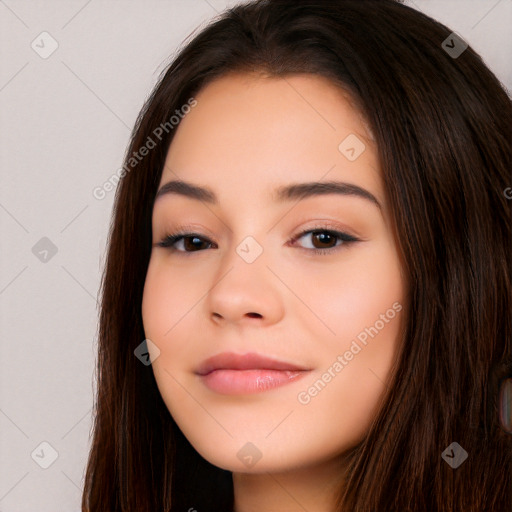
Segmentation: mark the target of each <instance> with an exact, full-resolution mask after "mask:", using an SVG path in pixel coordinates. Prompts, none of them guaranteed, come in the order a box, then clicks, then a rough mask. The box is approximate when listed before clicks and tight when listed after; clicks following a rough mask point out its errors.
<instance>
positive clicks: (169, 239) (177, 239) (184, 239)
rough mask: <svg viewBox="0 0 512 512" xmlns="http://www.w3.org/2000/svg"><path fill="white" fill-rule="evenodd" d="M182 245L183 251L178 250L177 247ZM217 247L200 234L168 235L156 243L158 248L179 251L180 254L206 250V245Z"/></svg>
mask: <svg viewBox="0 0 512 512" xmlns="http://www.w3.org/2000/svg"><path fill="white" fill-rule="evenodd" d="M178 244H179V245H181V246H182V247H183V249H181V248H180V249H178V248H177V245H178ZM205 244H206V245H208V244H209V245H215V244H213V242H210V240H208V239H207V238H205V237H203V236H202V235H200V234H198V233H173V234H170V235H166V236H165V237H164V238H163V239H162V240H161V241H160V242H158V243H156V244H155V245H156V246H157V247H164V248H169V249H174V250H177V251H178V252H197V251H198V250H199V251H200V250H202V249H204V245H205Z"/></svg>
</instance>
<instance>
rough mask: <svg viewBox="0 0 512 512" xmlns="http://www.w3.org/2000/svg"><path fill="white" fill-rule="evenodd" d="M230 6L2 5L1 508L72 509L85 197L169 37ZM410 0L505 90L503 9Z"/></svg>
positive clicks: (89, 354)
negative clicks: (467, 47)
mask: <svg viewBox="0 0 512 512" xmlns="http://www.w3.org/2000/svg"><path fill="white" fill-rule="evenodd" d="M235 3H236V2H235V1H230V2H227V1H226V0H208V1H207V0H152V1H141V0H138V1H135V0H123V1H119V0H109V1H106V0H89V1H87V0H80V1H69V0H66V1H64V0H61V1H56V0H52V1H48V0H47V1H42V0H39V1H22V0H18V1H15V0H5V1H3V0H0V34H1V35H0V37H1V45H0V52H1V62H2V66H1V70H0V105H1V110H2V113H1V117H0V152H1V159H0V161H1V177H2V186H1V188H0V226H1V229H2V234H3V236H2V239H1V240H2V242H1V243H2V245H1V252H0V255H1V258H0V262H1V266H0V271H1V274H0V311H1V322H0V325H1V329H2V335H1V345H0V348H1V368H0V383H1V387H0V433H1V437H0V460H1V463H0V512H25V511H36V510H37V511H39V512H46V511H52V512H56V511H66V512H70V511H72V512H74V511H76V512H78V511H79V510H80V499H81V488H82V481H83V472H84V468H85V463H86V457H87V454H88V450H89V443H90V439H89V435H90V429H91V425H92V423H91V412H92V404H93V392H94V390H95V382H94V370H95V362H96V360H95V358H96V354H95V351H96V333H97V320H98V310H97V303H96V297H97V293H98V287H99V283H100V276H101V270H102V266H103V263H104V259H105V244H106V238H107V233H108V225H109V222H110V213H111V208H112V202H113V197H114V192H107V193H106V197H105V198H104V199H102V200H98V199H95V197H93V194H92V191H93V189H94V188H95V187H98V186H102V184H103V183H104V182H105V181H106V180H107V179H108V178H109V177H110V176H111V175H112V174H113V173H115V171H116V170H117V169H119V167H120V166H121V165H122V158H123V155H124V151H125V149H126V145H127V143H128V137H129V133H130V130H131V127H132V126H133V124H134V122H135V119H136V116H137V114H138V112H139V110H140V108H141V106H142V104H143V101H144V99H145V98H146V97H147V95H148V94H149V93H150V91H151V89H152V87H153V85H154V84H155V83H156V80H157V78H158V75H159V73H160V72H161V71H162V70H163V69H164V68H165V66H166V65H167V63H168V62H169V61H170V59H171V57H172V55H173V54H174V52H175V51H176V49H177V48H178V47H179V45H180V44H181V42H182V41H183V40H184V39H185V38H186V37H187V36H189V35H190V34H191V33H192V32H193V31H194V30H195V29H196V28H197V27H199V26H202V25H203V24H205V23H207V22H208V20H209V19H211V18H212V17H213V16H215V15H216V14H217V12H221V11H222V10H223V9H224V8H225V7H226V6H228V5H229V6H231V5H234V4H235ZM408 3H409V4H410V5H414V6H416V7H417V8H418V9H420V10H422V11H424V12H426V13H427V14H429V15H430V16H432V17H434V18H435V19H438V20H439V21H441V22H443V23H444V24H446V25H447V26H449V27H450V28H452V29H453V30H454V31H457V32H458V33H459V34H460V35H461V36H462V37H463V38H464V39H465V40H466V41H468V42H469V43H470V44H471V45H472V46H473V47H474V48H475V50H476V51H477V52H479V53H480V54H481V55H482V57H483V58H484V60H485V61H486V62H487V64H488V65H489V67H490V68H491V69H492V70H493V71H494V72H495V73H496V74H497V76H498V78H499V79H500V80H501V81H502V83H503V84H504V85H505V87H507V88H508V90H512V66H511V64H510V62H511V55H512V52H511V49H512V36H511V31H510V26H511V21H512V0H468V1H456V0H449V1H447V0H444V1H428V0H414V2H413V1H409V2H408ZM44 31H46V32H48V33H49V34H50V35H51V38H53V40H55V41H56V42H57V43H58V48H57V50H56V51H55V52H54V53H53V54H51V55H50V56H47V58H42V57H41V53H43V55H44V52H48V51H49V50H50V49H51V44H52V39H50V37H49V36H40V34H41V33H42V32H44ZM440 43H441V42H440ZM53 44H55V43H53ZM31 45H33V46H34V47H35V48H34V49H33V48H32V46H31ZM44 56H45V55H44ZM44 237H46V239H49V241H50V242H49V241H48V240H46V239H45V240H42V241H41V239H42V238H44ZM34 247H35V248H34ZM45 250H47V251H48V252H47V253H45V252H44V251H45ZM52 251H53V252H52ZM55 251H56V252H55ZM54 253H55V254H54ZM43 442H46V443H49V445H50V446H48V445H46V444H43V445H41V443H43ZM53 450H54V451H55V452H56V453H57V454H58V455H57V458H56V459H55V460H54V461H53V462H52V454H55V452H54V451H53ZM50 463H51V465H50V466H49V467H47V469H44V468H43V467H41V465H43V466H44V465H48V464H50Z"/></svg>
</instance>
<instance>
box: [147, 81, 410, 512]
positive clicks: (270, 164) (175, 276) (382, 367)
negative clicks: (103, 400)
mask: <svg viewBox="0 0 512 512" xmlns="http://www.w3.org/2000/svg"><path fill="white" fill-rule="evenodd" d="M196 100H197V102H198V103H197V106H195V107H194V108H193V109H191V111H190V113H188V114H187V115H186V116H185V117H184V118H183V120H182V121H181V122H180V125H179V126H178V127H177V128H176V130H177V131H176V133H175V137H174V139H173V141H172V143H171V145H170V148H169V152H168V154H167V158H166V163H165V167H164V170H163V172H162V178H161V182H160V185H159V188H160V187H161V186H162V185H163V184H165V183H167V182H168V181H170V180H175V179H181V180H186V181H188V182H192V183H194V184H198V185H202V186H208V187H209V188H211V189H212V190H213V191H214V192H215V194H216V195H217V196H218V198H219V202H218V204H217V205H212V204H209V203H206V202H204V201H200V200H197V199H192V198H188V197H184V196H181V195H178V194H168V195H163V196H161V197H159V198H158V199H157V200H156V201H155V205H154V209H153V219H152V229H153V243H154V244H156V243H158V242H159V241H161V240H162V239H163V238H164V237H165V236H166V235H167V234H172V233H174V232H175V231H176V228H178V227H179V225H180V224H186V225H187V226H188V227H189V229H188V230H187V231H188V232H194V233H200V234H201V235H202V236H203V243H201V240H200V241H196V242H195V244H192V243H191V239H189V240H188V241H189V243H188V244H187V246H185V245H184V241H183V239H182V240H181V241H178V242H176V243H175V248H174V251H173V250H172V249H169V248H163V247H159V246H156V245H154V246H153V250H152V254H151V259H150V263H149V268H148V272H147V276H146V282H145V288H144V296H143V303H142V316H143V322H144V329H145V334H146V337H147V338H149V339H150V340H151V341H152V342H153V343H154V344H155V345H156V346H157V347H158V349H159V351H160V354H159V356H158V357H157V358H156V359H155V360H154V361H153V364H152V368H153V371H154V375H155V379H156V382H157V385H158V388H159V390H160V392H161V395H162V397H163V400H164V401H165V403H166V405H167V407H168V409H169V411H170V413H171V414H172V416H173V418H174V419H175V421H176V422H177V424H178V426H179V427H180V429H181V430H182V431H183V433H184V434H185V436H186V437H187V438H188V439H189V441H190V442H191V444H192V445H193V446H194V448H195V449H196V450H197V451H198V452H199V453H200V454H201V456H203V457H204V458H205V459H206V460H208V461H209V462H210V463H212V464H214V465H216V466H218V467H220V468H223V469H227V470H230V471H232V472H233V483H234V490H235V510H236V512H249V511H259V512H265V511H270V510H273V511H275V510H281V511H288V512H292V511H295V510H300V511H304V509H306V510H315V511H316V512H326V511H332V510H334V501H333V500H334V498H333V496H334V493H335V489H336V488H337V484H338V482H339V480H340V477H341V475H342V472H343V470H344V467H345V458H346V455H347V453H349V452H350V450H351V449H352V448H354V447H355V446H356V445H357V444H358V443H359V442H360V441H361V440H362V439H363V438H364V436H365V434H366V433H367V431H368V429H369V428H370V426H371V423H372V421H373V420H374V418H375V415H376V412H377V410H378V407H379V404H380V403H381V400H382V398H383V394H384V392H385V390H386V381H387V380H388V378H389V376H390V373H391V369H392V366H393V364H394V362H395V360H396V356H397V352H398V347H399V340H400V332H401V325H402V323H403V319H402V317H403V314H404V313H403V311H402V312H400V313H396V316H395V317H394V318H393V319H392V320H390V319H388V321H387V322H385V324H384V327H383V328H382V329H380V330H379V332H378V334H377V335H375V336H374V337H373V338H370V337H369V338H368V341H367V344H366V345H362V344H361V343H359V345H361V347H362V349H361V350H360V351H359V352H358V353H357V354H356V355H354V356H353V358H352V359H351V360H350V361H346V360H345V362H346V363H347V364H346V365H344V366H343V369H342V370H341V371H339V372H337V373H336V372H334V371H333V370H332V366H333V363H335V362H336V361H337V358H338V356H340V355H341V356H343V354H345V352H346V351H347V350H349V349H350V347H351V343H352V342H353V340H354V339H356V337H357V336H358V335H359V334H360V333H361V332H362V331H364V329H365V328H368V327H370V326H374V325H375V323H376V321H378V320H379V318H382V317H381V316H380V315H383V314H386V311H388V310H389V309H390V308H392V305H393V304H394V303H396V302H398V303H399V304H403V298H404V278H403V273H402V269H401V265H400V259H399V255H398V252H397V247H396V244H395V240H394V237H393V231H392V227H391V223H390V212H389V210H388V207H387V205H386V201H385V197H384V188H383V182H382V176H381V174H380V171H379V165H378V160H377V152H376V148H375V145H374V143H373V140H372V138H371V134H370V133H368V131H367V128H366V124H365V123H364V121H363V119H362V118H361V115H360V114H359V112H358V111H357V110H356V109H355V108H354V107H353V105H352V103H351V102H350V101H348V99H347V95H346V94H344V93H343V91H341V90H340V89H339V88H338V87H336V86H335V85H333V84H332V83H331V82H329V81H328V80H326V79H324V78H322V77H319V76H315V75H292V76H288V77H286V78H275V77H266V76H263V75H255V74H230V75H227V76H224V77H222V78H220V79H217V80H216V81H214V82H212V83H211V84H209V85H208V86H206V87H205V88H204V89H203V90H202V91H200V92H199V94H198V95H197V96H196ZM350 134H355V135H356V136H357V137H358V138H359V140H360V141H362V142H363V143H364V144H365V146H366V148H365V150H364V151H363V152H362V153H361V154H360V156H359V157H358V158H357V159H356V160H354V161H349V160H348V159H347V158H346V157H345V156H344V154H342V152H341V151H340V150H339V149H338V146H339V144H340V143H341V142H342V141H343V140H344V139H345V138H346V137H347V136H348V135H350ZM330 180H336V181H343V182H347V183H351V184H354V185H357V186H359V187H362V188H364V189H366V190H367V191H368V192H370V193H371V194H373V195H374V196H375V197H376V198H377V200H378V201H379V203H380V205H381V207H382V208H381V209H379V208H378V207H377V206H376V205H375V204H374V203H372V202H371V201H369V200H367V199H364V198H361V197H356V196H351V195H340V194H326V195H317V196H314V197H309V198H303V199H301V200H297V199H295V200H292V201H288V202H278V201H275V200H274V197H273V191H274V189H275V188H276V187H278V186H281V185H288V184H291V183H298V182H307V181H330ZM318 226H326V227H327V229H331V230H333V229H334V230H337V231H341V232H346V233H348V234H350V235H352V236H355V237H357V238H358V239H360V241H358V242H354V243H352V244H345V245H340V240H339V239H337V238H334V239H330V241H329V240H327V242H325V241H324V242H323V244H322V241H321V240H319V237H318V236H316V237H315V236H314V235H313V234H312V233H309V234H306V235H303V236H302V237H301V238H297V239H296V240H295V241H292V240H293V239H294V238H296V237H297V236H298V235H299V233H300V232H301V231H303V230H306V229H311V230H313V229H314V230H315V231H316V230H317V228H318ZM323 232H325V229H323V231H322V233H323ZM247 236H252V237H253V238H254V239H255V240H256V241H257V242H258V244H259V245H260V246H261V248H262V250H263V252H262V254H261V255H260V256H259V257H258V258H257V259H256V260H255V261H254V262H252V263H247V262H246V261H245V260H244V259H242V257H241V256H240V255H239V254H238V253H237V251H236V249H237V247H238V246H239V245H240V244H241V242H242V241H243V240H244V239H245V238H246V237H247ZM208 242H212V243H213V244H214V245H212V246H209V245H208ZM341 243H343V242H341ZM197 247H198V248H197ZM315 247H317V248H321V247H327V249H326V251H325V254H322V255H319V254H314V253H313V252H312V250H311V249H312V248H315ZM329 247H331V248H329ZM185 250H188V251H189V252H184V251H185ZM251 250H252V249H251ZM328 251H331V252H328ZM226 351H230V352H235V353H238V354H245V353H247V352H256V353H258V354H262V355H266V356H268V357H271V358H274V359H278V360H282V361H287V362H290V363H294V364H297V365H300V366H303V367H306V368H309V369H310V372H309V373H307V374H306V375H305V376H304V377H303V378H301V379H299V380H297V381H294V382H290V383H288V384H286V385H284V386H281V387H278V388H276V389H272V390H268V391H264V392H260V393H257V394H250V395H249V394H245V395H235V396H233V395H224V394H219V393H216V392H214V391H212V390H210V389H209V388H207V387H206V386H205V385H204V383H203V381H202V379H201V378H200V377H198V376H197V375H196V374H195V373H194V371H195V369H196V368H197V366H198V365H199V364H200V363H201V362H202V361H204V360H205V359H206V358H208V357H211V356H212V355H215V354H219V353H221V352H226ZM329 368H331V376H332V375H333V374H334V375H335V377H332V378H331V380H330V382H328V383H327V384H326V385H325V387H323V388H322V389H321V391H320V392H318V393H317V394H316V395H315V396H313V397H311V396H310V401H309V402H308V403H301V402H300V401H299V400H298V395H299V393H301V392H303V396H304V391H307V390H308V388H309V387H311V386H312V385H313V384H314V383H315V381H318V379H321V378H322V375H323V374H325V372H327V371H328V369H329ZM247 442H250V443H252V444H253V445H254V446H255V447H256V448H257V450H258V451H259V453H260V454H261V458H260V459H259V460H258V461H257V463H256V464H254V465H252V466H251V467H249V466H248V465H247V464H246V463H244V462H243V461H242V460H240V459H239V458H238V457H237V453H238V452H239V450H240V449H241V448H242V447H243V446H244V445H246V443H247ZM246 449H248V448H246ZM253 450H254V449H253ZM255 453H256V452H255ZM255 453H254V454H255ZM192 505H193V504H191V506H192Z"/></svg>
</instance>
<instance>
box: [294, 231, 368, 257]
mask: <svg viewBox="0 0 512 512" xmlns="http://www.w3.org/2000/svg"><path fill="white" fill-rule="evenodd" d="M306 235H307V236H308V237H309V238H310V240H311V244H310V246H309V247H308V246H306V247H304V246H303V248H304V249H309V250H312V251H314V252H317V253H319V254H328V253H329V252H333V251H332V249H334V250H337V248H338V247H339V246H343V245H348V244H350V243H352V242H357V241H358V239H357V238H355V237H353V236H351V235H349V234H347V233H342V232H340V231H333V230H330V229H318V228H317V229H310V230H308V231H303V232H302V233H301V234H300V235H299V236H298V237H296V239H295V240H299V239H301V238H304V237H306Z"/></svg>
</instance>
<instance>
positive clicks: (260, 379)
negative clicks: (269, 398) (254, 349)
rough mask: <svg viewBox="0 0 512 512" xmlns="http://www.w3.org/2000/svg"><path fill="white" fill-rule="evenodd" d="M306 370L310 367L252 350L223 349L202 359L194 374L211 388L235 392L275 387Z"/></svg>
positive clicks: (226, 392) (220, 391)
mask: <svg viewBox="0 0 512 512" xmlns="http://www.w3.org/2000/svg"><path fill="white" fill-rule="evenodd" d="M309 371H311V370H310V369H309V368H304V367H301V366H297V365H294V364H291V363H287V362H284V361H278V360H275V359H270V358H267V357H264V356H260V355H258V354H254V353H249V354H244V355H238V354H234V353H231V352H229V353H228V352H225V353H222V354H218V355H216V356H214V357H211V358H209V359H207V360H206V361H204V362H203V363H202V364H201V365H200V366H199V368H198V369H197V370H196V372H195V373H196V374H197V375H198V376H199V377H200V378H201V380H202V382H203V384H204V385H205V386H206V387H208V388H209V389H210V390H212V391H215V392H217V393H221V394H224V395H237V394H252V393H260V392H263V391H267V390H270V389H274V388H277V387H280V386H283V385H285V384H288V383H290V382H293V381H296V380H298V379H300V378H301V377H303V376H305V375H306V374H307V373H308V372H309Z"/></svg>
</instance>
